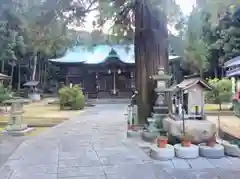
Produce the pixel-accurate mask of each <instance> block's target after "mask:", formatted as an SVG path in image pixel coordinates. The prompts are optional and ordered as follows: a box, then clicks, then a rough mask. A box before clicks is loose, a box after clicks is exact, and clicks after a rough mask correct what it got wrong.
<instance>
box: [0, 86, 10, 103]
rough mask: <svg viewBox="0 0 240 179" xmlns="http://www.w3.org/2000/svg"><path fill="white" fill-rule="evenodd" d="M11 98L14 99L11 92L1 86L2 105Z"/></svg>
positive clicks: (0, 100)
mask: <svg viewBox="0 0 240 179" xmlns="http://www.w3.org/2000/svg"><path fill="white" fill-rule="evenodd" d="M11 98H12V94H11V92H10V90H8V89H7V88H4V87H3V86H2V85H0V103H2V102H3V101H6V100H9V99H11Z"/></svg>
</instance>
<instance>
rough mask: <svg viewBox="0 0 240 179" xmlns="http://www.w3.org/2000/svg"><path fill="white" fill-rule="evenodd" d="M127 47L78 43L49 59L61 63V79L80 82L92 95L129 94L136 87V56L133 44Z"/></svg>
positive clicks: (118, 95)
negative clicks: (92, 46)
mask: <svg viewBox="0 0 240 179" xmlns="http://www.w3.org/2000/svg"><path fill="white" fill-rule="evenodd" d="M128 47H129V49H128V50H126V47H125V46H123V45H111V46H110V45H97V46H96V47H94V49H93V50H92V51H89V50H84V47H81V46H78V47H75V49H73V50H71V51H68V52H67V53H66V54H65V56H64V57H62V58H59V59H51V60H50V61H51V62H52V63H54V64H55V65H57V66H58V67H60V69H61V75H62V79H63V80H62V81H61V83H64V84H65V85H70V84H72V85H75V84H77V85H80V86H81V87H82V89H83V91H84V92H85V93H86V94H88V97H90V98H111V97H116V98H129V97H131V95H132V94H133V90H135V60H134V46H133V45H128ZM171 58H174V59H175V58H178V57H177V56H172V57H169V59H171ZM59 83H60V82H59Z"/></svg>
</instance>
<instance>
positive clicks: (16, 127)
mask: <svg viewBox="0 0 240 179" xmlns="http://www.w3.org/2000/svg"><path fill="white" fill-rule="evenodd" d="M6 102H7V103H11V109H10V114H9V119H8V125H7V127H6V129H5V131H4V133H7V134H10V135H14V136H21V135H25V134H26V133H28V132H30V131H32V130H33V129H31V128H28V127H27V124H25V123H24V122H23V116H22V114H23V113H24V111H23V104H24V103H26V102H29V100H25V99H13V100H8V101H6Z"/></svg>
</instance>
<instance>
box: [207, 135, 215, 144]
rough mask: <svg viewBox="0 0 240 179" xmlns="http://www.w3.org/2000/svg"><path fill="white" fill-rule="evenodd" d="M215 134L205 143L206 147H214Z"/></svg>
mask: <svg viewBox="0 0 240 179" xmlns="http://www.w3.org/2000/svg"><path fill="white" fill-rule="evenodd" d="M216 143H217V142H216V134H214V135H213V136H212V137H211V138H210V139H208V141H207V146H209V147H214V146H215V145H216Z"/></svg>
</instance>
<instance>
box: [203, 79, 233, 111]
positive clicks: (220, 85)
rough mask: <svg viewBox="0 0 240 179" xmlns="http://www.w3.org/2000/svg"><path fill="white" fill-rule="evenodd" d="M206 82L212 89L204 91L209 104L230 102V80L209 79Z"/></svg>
mask: <svg viewBox="0 0 240 179" xmlns="http://www.w3.org/2000/svg"><path fill="white" fill-rule="evenodd" d="M208 83H209V84H210V85H211V86H213V88H214V89H213V90H212V91H209V92H207V93H206V96H205V100H206V102H207V103H210V104H219V107H220V109H221V105H222V104H223V103H228V102H231V97H232V82H231V80H229V79H227V78H223V79H217V78H214V79H209V80H208Z"/></svg>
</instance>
